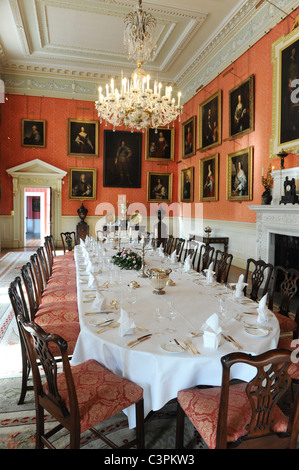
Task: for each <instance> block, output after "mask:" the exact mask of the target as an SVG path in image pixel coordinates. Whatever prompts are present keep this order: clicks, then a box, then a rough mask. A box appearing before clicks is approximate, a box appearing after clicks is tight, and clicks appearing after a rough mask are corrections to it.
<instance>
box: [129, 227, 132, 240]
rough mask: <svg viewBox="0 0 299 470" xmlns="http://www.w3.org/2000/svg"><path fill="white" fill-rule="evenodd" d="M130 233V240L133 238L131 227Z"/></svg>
mask: <svg viewBox="0 0 299 470" xmlns="http://www.w3.org/2000/svg"><path fill="white" fill-rule="evenodd" d="M129 233H130V238H132V227H130V230H129Z"/></svg>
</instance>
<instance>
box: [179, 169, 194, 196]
mask: <svg viewBox="0 0 299 470" xmlns="http://www.w3.org/2000/svg"><path fill="white" fill-rule="evenodd" d="M193 201H194V166H190V167H189V168H184V169H183V170H181V202H193Z"/></svg>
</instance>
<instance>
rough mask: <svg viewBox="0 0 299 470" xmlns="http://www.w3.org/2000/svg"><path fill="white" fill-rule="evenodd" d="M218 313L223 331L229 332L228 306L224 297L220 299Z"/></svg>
mask: <svg viewBox="0 0 299 470" xmlns="http://www.w3.org/2000/svg"><path fill="white" fill-rule="evenodd" d="M218 313H219V319H220V326H221V328H222V329H223V330H227V322H228V320H229V315H228V309H227V304H226V302H225V300H224V299H223V298H222V297H220V296H219V297H218Z"/></svg>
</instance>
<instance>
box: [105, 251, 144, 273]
mask: <svg viewBox="0 0 299 470" xmlns="http://www.w3.org/2000/svg"><path fill="white" fill-rule="evenodd" d="M112 263H113V264H115V265H116V266H119V267H120V268H121V269H132V270H135V271H139V270H140V269H141V266H142V259H141V256H139V255H138V254H137V253H135V252H134V251H132V250H131V249H130V248H127V249H123V250H121V251H118V252H117V253H116V255H114V256H112Z"/></svg>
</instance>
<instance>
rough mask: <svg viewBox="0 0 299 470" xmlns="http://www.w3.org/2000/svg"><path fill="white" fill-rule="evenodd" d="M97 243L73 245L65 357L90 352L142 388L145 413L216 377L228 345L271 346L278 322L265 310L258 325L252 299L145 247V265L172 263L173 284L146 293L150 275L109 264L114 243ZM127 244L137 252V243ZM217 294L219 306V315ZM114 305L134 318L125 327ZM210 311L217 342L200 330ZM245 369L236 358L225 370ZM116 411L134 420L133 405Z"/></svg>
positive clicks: (78, 358) (245, 376)
mask: <svg viewBox="0 0 299 470" xmlns="http://www.w3.org/2000/svg"><path fill="white" fill-rule="evenodd" d="M104 247H105V248H103V246H102V245H101V246H100V247H99V246H98V244H97V243H94V244H93V247H92V248H90V249H89V248H88V247H87V246H86V247H84V246H83V245H78V246H76V248H75V261H76V275H77V291H78V309H79V319H80V334H79V337H78V341H77V344H76V346H75V350H74V354H73V358H72V364H73V365H76V364H79V363H81V362H83V361H86V360H88V359H95V360H97V361H98V362H100V363H101V364H103V365H104V366H105V367H107V368H108V369H109V370H111V371H113V372H114V373H116V374H118V375H120V376H122V377H125V378H127V379H129V380H131V381H132V382H135V383H137V384H138V385H140V386H141V387H142V388H143V391H144V412H145V416H147V415H148V413H150V412H151V411H156V410H159V409H161V408H162V407H163V406H164V405H165V404H166V403H167V402H168V401H169V400H171V399H173V398H176V396H177V392H178V391H179V390H182V389H185V388H188V387H194V386H197V385H209V386H219V385H221V379H222V366H221V361H220V358H221V357H222V356H224V355H226V354H228V353H231V352H234V351H242V352H247V353H251V354H253V355H257V354H260V353H262V352H265V351H267V350H270V349H274V348H276V347H277V343H278V339H279V334H280V329H279V324H278V321H277V319H276V317H275V315H274V314H273V313H271V312H268V322H267V324H266V325H260V324H259V323H257V307H258V304H257V303H255V302H253V301H251V300H250V299H248V298H244V299H242V301H240V300H236V299H235V298H234V296H233V293H232V291H231V289H229V286H223V285H221V284H217V283H212V284H209V285H208V284H207V281H206V278H205V277H204V275H203V274H202V273H197V272H196V271H194V270H191V271H190V272H185V271H184V266H182V265H179V264H178V263H173V264H172V262H171V260H170V259H169V258H168V259H167V258H164V257H161V256H159V254H158V252H157V251H155V250H148V251H146V252H145V262H146V268H147V269H150V268H154V267H159V268H161V267H163V268H165V267H168V268H170V269H171V270H172V272H171V274H170V276H169V277H170V279H171V280H172V281H173V285H166V287H165V289H164V290H165V294H164V295H157V294H155V293H153V290H154V289H153V285H152V282H151V280H150V279H149V278H148V277H142V276H140V273H141V272H142V271H133V270H123V269H120V268H119V267H118V266H115V265H113V264H112V263H111V258H112V256H113V255H114V254H116V250H115V249H113V248H112V245H110V243H106V244H105V245H104ZM131 248H132V250H133V251H136V252H138V254H141V250H140V245H139V246H138V247H134V246H132V247H131ZM86 257H88V258H89V260H87V259H86ZM91 267H92V268H91ZM90 268H91V269H93V270H94V271H95V276H96V279H97V286H98V289H100V291H101V295H102V296H103V297H104V298H105V301H106V307H105V310H104V312H101V313H100V311H99V310H98V309H96V308H95V306H94V301H95V295H96V290H95V289H94V287H92V288H91V287H89V285H90V284H89V280H90V274H89V272H88V270H90ZM132 283H134V284H135V286H136V285H137V287H135V288H134V289H133V290H132V288H130V287H129V286H130V285H132ZM134 297H136V298H134ZM219 299H221V301H220V300H219ZM133 301H135V303H133ZM220 302H221V303H222V307H223V305H224V306H225V308H224V313H223V312H222V315H220V313H219V303H220ZM121 309H123V310H124V311H125V312H126V313H127V314H128V317H129V322H134V325H135V326H134V328H133V329H130V330H128V333H129V334H124V335H121V334H120V332H121V331H122V333H123V330H121V329H120V323H119V321H120V318H121V316H120V312H121ZM214 313H217V315H218V314H219V318H220V325H221V327H222V330H223V331H222V333H221V334H220V342H219V345H218V347H217V348H214V347H207V346H206V343H205V344H204V336H203V332H204V331H205V330H207V329H208V328H207V324H206V320H208V318H210V317H211V315H213V314H214ZM110 320H111V322H110V323H109V321H110ZM106 321H107V323H106V324H105V323H103V322H106ZM105 325H106V326H105ZM147 334H148V335H151V336H149V337H148V339H147V340H144V341H142V342H139V343H137V344H136V345H135V346H133V347H132V346H131V345H130V344H129V345H128V343H131V342H132V341H133V340H135V339H137V338H139V337H142V336H144V335H147ZM228 336H230V337H231V338H232V339H233V340H234V341H235V342H237V346H238V345H239V346H240V347H241V349H240V350H239V349H238V348H237V347H236V343H233V342H231V341H228ZM177 342H178V343H179V344H177ZM189 342H191V344H189ZM253 373H254V371H253V369H252V368H251V367H250V366H247V365H245V364H238V365H235V366H234V367H233V368H232V371H231V374H232V377H231V378H232V379H233V378H235V379H240V380H245V381H248V380H250V379H251V378H252V376H253ZM124 412H125V413H126V414H127V416H128V421H129V427H130V428H133V427H135V408H134V407H130V408H128V409H127V410H124Z"/></svg>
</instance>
